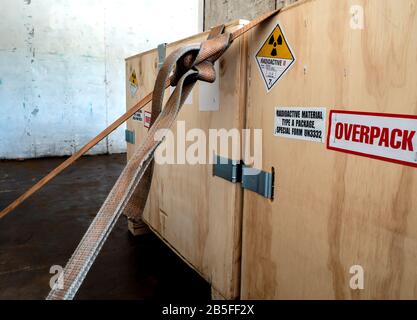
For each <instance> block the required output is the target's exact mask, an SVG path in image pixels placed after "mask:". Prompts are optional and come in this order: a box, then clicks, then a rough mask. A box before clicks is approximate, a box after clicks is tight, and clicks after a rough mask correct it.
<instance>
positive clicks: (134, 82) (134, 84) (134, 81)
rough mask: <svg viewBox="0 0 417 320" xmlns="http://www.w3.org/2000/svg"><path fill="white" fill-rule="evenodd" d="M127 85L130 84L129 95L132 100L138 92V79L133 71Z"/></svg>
mask: <svg viewBox="0 0 417 320" xmlns="http://www.w3.org/2000/svg"><path fill="white" fill-rule="evenodd" d="M129 83H130V95H131V96H132V98H133V97H134V96H135V95H136V93H137V92H138V88H139V84H138V78H137V77H136V71H135V70H133V71H132V73H131V74H130V77H129Z"/></svg>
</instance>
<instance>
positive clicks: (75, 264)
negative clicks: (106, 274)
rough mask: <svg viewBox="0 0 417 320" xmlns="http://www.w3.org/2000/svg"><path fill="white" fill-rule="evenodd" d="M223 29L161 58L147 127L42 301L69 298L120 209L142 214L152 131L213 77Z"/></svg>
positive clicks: (163, 127)
mask: <svg viewBox="0 0 417 320" xmlns="http://www.w3.org/2000/svg"><path fill="white" fill-rule="evenodd" d="M223 29H224V27H221V28H215V29H213V31H212V32H211V33H210V36H209V38H208V40H207V41H205V42H203V43H202V44H201V45H200V44H197V45H188V46H185V47H182V48H179V49H177V50H175V51H174V52H173V53H172V54H171V55H169V56H168V58H167V59H166V61H165V63H164V65H163V67H162V68H161V70H160V71H159V73H158V76H157V79H156V82H155V88H154V93H153V97H152V101H153V102H152V118H151V127H150V130H149V132H148V134H147V136H146V138H145V140H144V142H143V143H142V145H141V146H140V147H139V148H138V149H137V150H136V151H135V152H134V154H133V156H132V158H131V159H130V161H129V162H128V164H127V165H126V167H125V168H124V170H123V171H122V173H121V175H120V177H119V178H118V179H117V181H116V183H115V185H114V186H113V188H112V190H111V191H110V194H109V195H108V197H107V199H106V200H105V202H104V204H103V205H102V207H101V208H100V210H99V212H98V214H97V216H96V217H95V218H94V220H93V222H92V223H91V225H90V227H89V228H88V230H87V232H86V234H85V235H84V237H83V238H82V240H81V242H80V244H79V245H78V247H77V249H76V250H75V252H74V253H73V255H72V257H71V258H70V260H69V261H68V263H67V265H66V267H65V269H64V271H63V272H64V273H63V280H64V281H63V282H64V286H63V288H58V286H57V285H55V287H54V288H53V289H52V290H51V292H50V293H49V295H48V297H47V299H51V300H56V299H59V300H60V299H72V298H73V297H74V296H75V294H76V292H77V291H78V289H79V287H80V286H81V283H82V281H83V280H84V278H85V276H86V275H87V272H88V270H89V269H90V267H91V265H92V263H93V262H94V260H95V258H96V257H97V255H98V253H99V251H100V249H101V247H102V246H103V244H104V242H105V240H106V239H107V236H108V235H109V233H110V231H111V230H112V228H113V226H114V224H115V223H116V221H117V219H118V218H119V217H120V215H121V213H122V212H125V214H126V215H127V216H128V217H129V218H131V219H137V218H138V215H140V214H141V213H142V210H143V208H144V206H145V203H146V198H147V194H148V192H149V186H150V181H151V176H152V162H153V155H154V152H155V150H156V148H157V147H158V146H159V145H160V144H161V142H162V141H163V139H160V140H159V141H158V140H156V139H155V137H156V134H157V132H158V136H159V137H161V136H162V137H165V134H166V132H167V131H168V130H169V129H170V128H171V127H172V125H173V123H174V122H175V119H176V117H177V115H178V112H179V111H180V109H181V106H182V105H183V104H184V101H185V100H186V99H187V97H188V95H189V94H190V92H191V90H192V89H193V87H194V85H195V83H196V82H197V81H198V80H201V81H207V82H214V81H215V79H216V72H215V69H214V65H213V64H214V62H215V61H216V60H217V59H218V58H219V57H220V56H221V55H222V54H223V53H224V52H225V51H226V50H227V48H228V47H229V45H230V34H229V33H224V34H215V33H219V32H222V31H223ZM174 68H175V70H174ZM172 72H174V73H173V75H172V77H171V79H170V81H171V83H172V84H173V85H175V90H174V92H173V93H172V95H171V96H170V97H169V99H168V101H167V103H166V104H165V107H164V108H163V109H162V102H163V99H164V93H165V83H166V82H167V80H168V79H169V77H170V74H171V73H172Z"/></svg>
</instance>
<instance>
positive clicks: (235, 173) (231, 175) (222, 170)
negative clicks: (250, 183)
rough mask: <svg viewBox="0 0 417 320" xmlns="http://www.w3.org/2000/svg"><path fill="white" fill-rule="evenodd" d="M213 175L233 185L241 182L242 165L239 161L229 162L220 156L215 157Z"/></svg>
mask: <svg viewBox="0 0 417 320" xmlns="http://www.w3.org/2000/svg"><path fill="white" fill-rule="evenodd" d="M213 175H214V176H216V177H220V178H223V179H225V180H227V181H230V182H233V183H237V182H241V181H242V163H241V161H240V160H230V159H227V158H223V157H220V156H215V158H214V165H213Z"/></svg>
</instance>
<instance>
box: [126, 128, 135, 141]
mask: <svg viewBox="0 0 417 320" xmlns="http://www.w3.org/2000/svg"><path fill="white" fill-rule="evenodd" d="M125 140H126V142H128V143H131V144H135V131H130V130H127V129H126V130H125Z"/></svg>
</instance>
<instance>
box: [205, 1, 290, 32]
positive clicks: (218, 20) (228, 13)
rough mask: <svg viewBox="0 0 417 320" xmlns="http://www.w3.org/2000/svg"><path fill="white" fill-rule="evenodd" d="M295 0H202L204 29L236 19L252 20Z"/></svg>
mask: <svg viewBox="0 0 417 320" xmlns="http://www.w3.org/2000/svg"><path fill="white" fill-rule="evenodd" d="M295 1H297V0H204V29H205V30H208V29H210V28H211V27H214V26H216V25H219V24H222V23H227V22H229V21H233V20H236V19H246V20H252V19H254V18H256V17H258V16H260V15H262V14H263V13H266V12H268V11H271V10H274V9H276V8H280V7H282V6H286V5H289V4H291V3H293V2H295Z"/></svg>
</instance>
